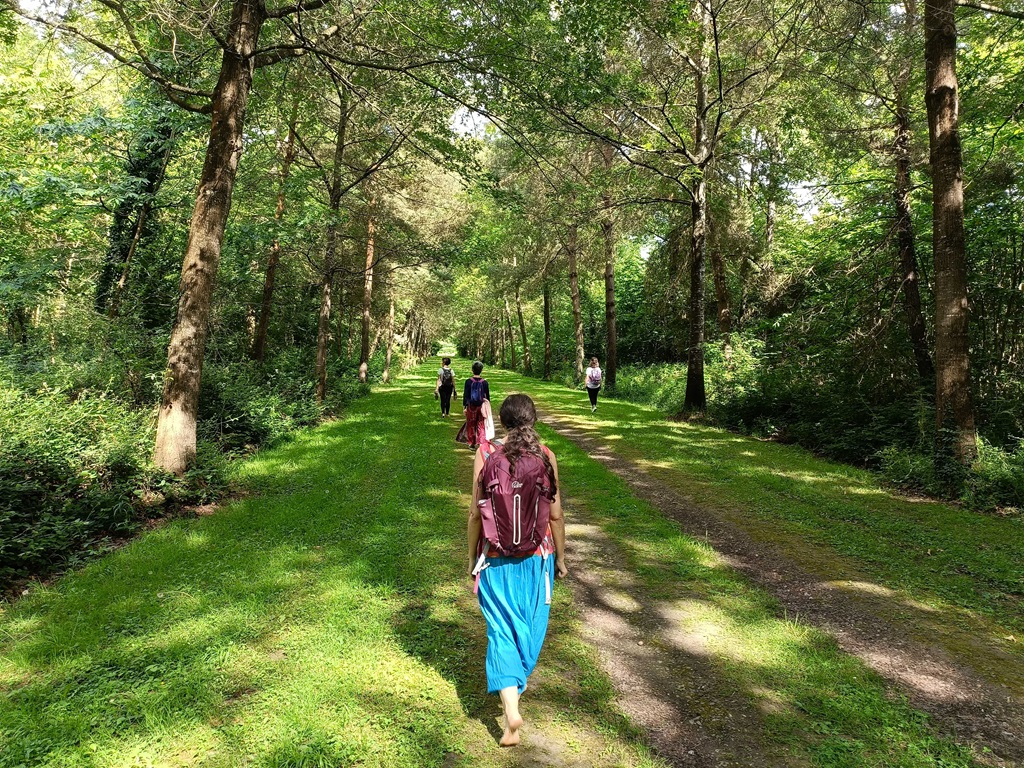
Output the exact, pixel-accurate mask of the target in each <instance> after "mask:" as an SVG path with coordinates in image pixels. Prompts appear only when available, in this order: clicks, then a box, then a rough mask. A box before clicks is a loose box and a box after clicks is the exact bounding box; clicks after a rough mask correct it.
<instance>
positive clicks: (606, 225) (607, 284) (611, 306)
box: [601, 144, 619, 389]
mask: <svg viewBox="0 0 1024 768" xmlns="http://www.w3.org/2000/svg"><path fill="white" fill-rule="evenodd" d="M601 157H602V159H603V160H604V167H605V170H606V171H610V170H611V168H612V164H613V162H614V160H615V150H614V148H613V147H612V146H611V145H610V144H603V145H602V146H601ZM606 183H610V182H607V181H606ZM601 203H602V207H603V208H604V216H603V218H602V219H601V234H602V235H603V236H604V326H605V334H606V336H605V352H604V377H605V384H606V386H607V387H608V388H609V389H614V388H615V372H616V369H617V368H618V366H619V352H618V349H619V338H618V333H617V331H616V327H615V321H616V318H615V220H614V218H613V216H612V210H613V209H612V198H611V195H609V194H608V193H607V192H605V193H604V194H602V195H601Z"/></svg>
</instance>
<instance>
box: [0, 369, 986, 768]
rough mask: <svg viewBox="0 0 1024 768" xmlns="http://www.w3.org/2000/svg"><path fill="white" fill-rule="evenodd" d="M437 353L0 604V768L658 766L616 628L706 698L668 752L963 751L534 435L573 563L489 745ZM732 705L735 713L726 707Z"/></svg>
mask: <svg viewBox="0 0 1024 768" xmlns="http://www.w3.org/2000/svg"><path fill="white" fill-rule="evenodd" d="M464 367H465V366H463V368H464ZM435 370H436V367H435V366H432V365H430V364H427V365H424V366H422V367H420V368H419V369H416V370H414V371H412V372H410V373H409V374H407V375H405V376H403V377H402V378H401V379H400V380H399V381H398V383H397V385H396V386H394V387H390V388H388V387H382V388H378V389H377V390H376V391H375V392H374V394H373V395H372V396H370V397H369V398H366V399H364V400H362V401H359V402H357V403H355V404H353V406H352V407H351V408H350V410H349V411H348V413H347V414H346V417H345V418H344V419H343V420H340V421H338V422H334V423H331V424H327V425H324V426H322V427H320V428H318V429H315V430H310V431H308V432H305V433H302V434H300V435H298V436H297V437H296V438H295V439H294V440H292V441H291V442H289V443H287V444H285V445H282V446H280V447H278V448H276V449H274V450H271V451H267V452H265V453H262V454H260V455H259V456H256V457H254V458H253V459H251V460H249V461H247V462H245V463H244V464H243V465H242V466H241V467H240V468H239V470H238V474H239V480H240V481H241V482H242V483H244V484H245V485H247V486H248V487H250V488H251V489H252V490H253V493H252V495H250V496H249V497H248V498H246V499H244V500H241V501H238V502H234V503H232V504H230V505H228V506H227V507H225V508H224V509H222V510H220V511H218V512H217V513H216V514H215V515H212V516H210V517H203V518H198V519H191V520H178V521H175V522H173V523H170V524H169V525H167V526H165V527H164V528H161V529H159V530H157V531H153V532H150V533H148V534H146V535H144V536H142V537H140V538H139V539H138V540H137V541H135V542H134V543H133V544H131V545H130V546H128V547H126V548H125V549H123V550H121V551H119V552H117V553H115V554H113V555H110V556H108V557H106V558H104V559H102V560H100V561H96V562H94V563H92V564H90V565H89V566H87V567H86V568H84V569H82V570H81V571H79V572H76V573H73V574H69V575H68V576H66V577H64V578H62V579H61V580H59V581H58V582H57V583H56V584H54V585H53V586H49V587H38V588H36V589H34V590H33V591H32V592H31V593H30V594H29V595H28V596H27V597H25V598H24V599H22V600H19V601H18V602H17V603H16V604H15V605H13V606H9V607H5V608H3V609H0V766H3V768H15V767H16V766H21V765H25V766H54V767H56V766H61V767H62V768H63V767H65V766H68V767H70V766H97V767H98V766H132V765H153V766H189V765H203V766H216V767H218V768H219V767H220V766H224V767H227V766H260V767H262V766H267V767H268V768H269V767H275V768H284V767H285V766H288V767H291V766H296V767H297V766H348V765H360V766H410V767H411V766H444V767H445V768H453V767H455V766H465V767H467V768H468V767H469V766H474V767H475V766H482V767H483V768H487V767H488V766H513V765H519V766H541V765H551V766H555V765H558V766H581V767H582V766H637V767H638V768H655V767H656V766H664V765H665V762H664V761H663V760H662V759H661V758H658V757H655V756H653V754H652V753H651V752H650V750H649V749H648V748H647V747H646V746H645V743H647V739H646V737H645V734H644V730H643V728H642V727H641V725H638V724H637V722H638V721H637V720H635V719H634V720H632V721H631V720H630V719H627V717H626V716H624V715H623V714H622V711H621V709H620V705H619V699H618V698H617V692H616V689H615V687H614V683H615V682H620V680H619V679H618V678H617V677H616V676H615V674H614V673H615V669H614V668H610V671H611V672H612V673H613V674H611V675H610V674H609V670H606V669H605V668H604V667H603V666H602V663H605V664H607V663H608V662H609V660H611V661H612V663H613V665H614V663H616V660H618V662H622V660H623V659H626V660H627V661H628V660H629V658H630V654H625V652H626V651H628V650H630V649H631V648H633V647H634V646H633V645H631V643H632V638H633V637H634V635H633V634H630V633H633V632H635V633H637V634H636V635H635V637H638V638H639V639H638V640H636V641H635V642H636V645H635V648H648V649H652V652H653V653H655V655H656V659H655V661H654V663H655V664H663V665H665V666H664V667H663V668H664V673H663V674H662V675H661V676H660V679H657V680H653V681H651V683H650V685H652V686H657V685H661V686H663V687H666V688H667V687H669V686H673V687H676V688H680V687H682V686H687V685H689V686H691V687H692V688H693V690H699V691H701V695H700V696H692V695H691V696H689V697H686V696H684V697H682V699H681V700H679V701H676V702H675V706H677V707H702V706H703V710H702V711H701V712H696V713H685V712H684V713H683V714H687V715H689V714H692V715H693V716H692V717H688V719H687V722H688V724H689V727H690V728H691V729H692V730H693V732H694V733H698V732H699V735H700V738H702V739H704V740H705V742H706V743H708V744H711V745H712V747H713V749H709V750H707V751H704V752H698V751H697V750H694V754H692V755H689V751H687V750H684V751H683V753H682V754H683V756H681V757H680V758H679V759H678V760H673V763H674V764H693V765H740V764H752V763H750V762H749V761H747V762H746V763H744V762H743V759H744V758H743V755H744V753H743V749H753V750H759V749H763V750H764V753H765V754H766V755H768V754H770V755H771V756H772V757H771V761H770V763H761V764H785V765H818V766H851V767H852V766H868V765H877V766H894V767H900V766H947V767H948V766H968V765H974V764H975V762H976V761H975V758H972V756H971V755H970V753H969V750H967V749H966V748H965V747H963V746H960V745H958V744H956V743H954V742H953V741H951V740H950V739H948V738H946V737H942V736H940V735H938V734H937V733H936V732H935V730H934V729H933V727H932V726H931V725H930V724H929V722H928V720H927V718H925V717H924V716H922V715H921V714H920V713H918V712H916V711H914V710H913V709H911V708H910V707H909V706H908V705H907V704H906V703H905V702H904V701H902V700H900V699H899V698H894V697H892V696H891V695H890V694H889V693H888V692H887V691H886V689H885V686H884V684H883V683H882V681H881V680H880V679H879V678H878V677H877V676H874V675H873V674H872V673H871V672H870V671H869V670H867V669H866V668H865V667H864V666H863V665H861V664H860V663H859V662H857V661H856V660H854V659H852V658H850V657H847V656H845V655H844V654H842V653H841V652H839V650H838V648H837V647H836V645H835V643H834V642H833V641H831V639H830V638H828V637H827V636H825V635H823V634H822V633H820V632H818V631H816V630H814V629H813V628H811V627H808V626H806V625H803V624H800V623H796V622H792V621H787V620H785V619H784V618H782V617H780V612H779V606H778V604H777V603H775V601H773V600H772V598H770V597H769V596H768V595H767V594H766V593H764V592H763V591H762V590H759V589H757V588H754V587H752V586H751V585H750V584H749V583H747V582H746V580H745V579H743V578H742V577H741V576H739V575H738V574H737V573H735V572H734V571H732V570H731V569H730V568H728V567H727V566H726V565H725V563H724V562H723V561H722V559H721V558H720V557H718V556H717V554H716V553H715V552H714V551H713V550H711V549H710V548H709V547H708V546H706V545H705V544H703V543H702V542H700V541H697V540H694V539H692V538H690V537H688V536H686V535H684V534H683V533H681V531H680V530H679V528H678V526H677V525H676V524H674V523H672V522H671V521H669V520H667V519H666V518H665V517H664V516H662V515H660V514H659V513H658V512H657V510H655V509H654V508H653V507H651V506H650V505H649V504H647V503H645V502H643V501H641V500H639V499H637V498H636V497H635V496H633V494H632V493H631V492H630V490H629V488H628V487H627V485H626V484H625V483H624V482H623V481H622V480H621V479H619V478H618V477H616V476H615V475H614V474H612V473H611V472H609V471H608V470H607V469H605V468H604V467H602V466H601V465H600V463H599V462H596V461H594V460H593V459H591V458H590V457H588V456H587V455H586V454H585V453H584V452H583V451H581V450H580V449H579V448H577V447H576V446H575V445H573V444H572V443H570V442H569V441H567V440H565V439H563V438H560V437H558V436H557V435H555V434H553V433H550V432H547V431H545V439H546V440H548V441H549V442H550V443H551V445H552V446H553V447H554V449H555V450H556V452H557V453H558V455H559V460H560V466H561V467H562V472H563V476H564V487H565V488H566V490H567V507H568V514H569V516H570V517H569V519H570V522H571V524H572V525H573V526H574V527H573V528H572V529H571V532H572V534H574V535H576V536H577V539H578V541H577V544H576V545H574V546H576V547H577V548H578V550H577V551H575V552H574V551H573V550H571V553H572V555H573V557H576V558H578V564H579V565H580V566H582V565H583V564H584V563H586V564H587V565H588V567H587V568H586V569H583V568H581V571H580V573H579V574H578V575H577V577H576V579H575V587H574V590H575V596H574V594H573V593H571V592H570V591H569V590H567V589H564V588H560V589H559V590H557V591H556V606H555V610H554V611H553V623H552V627H551V632H550V634H549V642H548V644H547V645H546V647H545V651H544V653H543V654H542V657H541V666H540V669H539V670H538V673H537V675H536V676H535V679H534V680H531V686H530V691H529V692H528V693H527V696H526V699H525V701H524V710H525V714H526V716H527V719H528V723H529V724H530V725H529V727H528V728H527V730H526V731H525V742H526V747H525V748H522V749H518V750H511V751H508V750H504V751H503V750H500V749H499V748H497V747H496V745H495V736H496V734H497V732H498V731H497V723H496V719H495V718H496V715H497V714H498V706H497V702H496V700H495V699H494V698H493V697H488V696H487V695H486V693H485V683H484V679H483V669H482V667H483V648H484V637H483V627H482V620H481V619H480V617H479V613H478V611H477V609H476V607H475V604H474V600H473V598H472V595H471V594H470V593H469V591H468V588H467V580H466V579H465V578H464V576H463V565H464V564H463V559H464V555H463V552H462V549H463V536H464V520H465V507H466V503H467V497H466V494H465V490H466V489H467V488H468V483H469V473H470V467H471V465H470V455H469V453H468V452H467V451H464V450H460V449H457V448H456V447H455V446H454V445H453V443H452V442H451V437H452V434H453V432H454V428H455V426H456V425H457V422H454V420H453V421H452V422H442V421H440V420H439V419H438V418H436V416H434V411H435V408H436V406H435V404H434V401H433V399H432V397H431V395H430V390H431V386H432V379H433V376H434V371H435ZM490 379H491V381H492V392H493V397H494V399H495V401H497V400H498V399H499V398H500V397H501V395H502V393H503V391H505V392H507V391H510V390H511V389H512V388H522V389H525V390H527V391H530V392H531V393H534V394H536V395H537V397H538V399H539V400H540V401H541V402H542V404H543V405H545V406H546V407H549V408H563V407H564V408H573V407H575V400H573V398H575V399H577V400H578V399H579V393H569V392H567V391H565V390H560V389H559V388H557V387H554V386H552V385H540V384H537V383H535V382H533V381H528V382H527V381H523V380H521V379H520V378H519V377H515V376H514V375H512V374H506V373H501V372H495V373H492V374H491V375H490ZM612 407H613V408H621V409H622V413H621V414H620V416H621V419H622V421H621V422H617V423H618V424H619V425H620V426H616V422H609V423H608V424H604V423H603V422H596V423H598V424H600V425H601V426H600V428H601V429H608V430H612V429H620V428H621V424H624V423H633V422H635V425H636V426H635V429H636V430H637V433H636V434H637V435H640V433H641V432H642V430H643V427H644V424H650V425H651V426H652V429H655V430H657V429H662V427H661V426H659V425H658V424H657V423H656V422H657V420H656V419H654V418H653V417H648V416H646V415H644V412H643V411H642V410H640V411H636V412H634V411H633V410H632V409H633V408H634V407H633V406H627V405H626V404H615V405H613V406H612ZM606 408H607V404H602V413H603V412H604V410H605V409H606ZM645 419H646V421H645ZM630 420H632V422H631V421H630ZM631 428H634V427H631ZM695 446H696V448H697V449H701V448H700V441H697V442H696V443H695ZM676 450H679V449H678V448H676ZM679 452H680V454H684V453H685V452H684V451H682V450H679ZM587 539H589V550H588V548H587V545H586V544H585V540H587ZM570 565H571V567H574V566H573V565H572V563H570ZM629 600H632V601H633V602H634V604H635V605H634V604H630V603H629ZM631 606H632V607H631ZM636 606H639V608H637V607H636ZM608 607H612V608H614V609H615V611H616V615H617V616H618V617H619V618H620V619H621V620H622V621H623V622H624V625H625V626H626V629H627V630H628V632H626V633H625V634H623V635H621V636H618V637H616V638H615V640H616V642H619V643H620V645H621V647H620V651H621V653H619V654H618V655H617V656H616V655H615V653H613V652H612V651H614V650H615V649H614V648H611V645H612V643H611V642H610V641H609V637H608V635H607V633H606V634H605V635H604V637H603V638H602V636H601V634H600V632H597V633H595V631H594V626H592V625H594V624H596V623H598V622H595V621H594V619H595V616H596V615H597V614H595V611H601V610H604V609H607V608H608ZM666 616H667V617H669V618H668V619H666V618H665V617H666ZM669 619H671V621H670V620H669ZM584 620H586V623H584ZM683 624H685V630H686V631H685V632H684V633H683V634H682V635H681V636H679V637H675V638H673V637H669V636H667V635H666V630H667V628H668V627H670V626H671V627H676V628H678V627H680V626H681V625H683ZM698 637H699V638H701V642H702V643H703V645H692V644H691V645H687V639H689V641H693V640H694V639H695V638H698ZM640 642H645V644H644V645H642V646H641V645H639V643H640ZM595 645H596V646H597V647H596V648H595ZM638 653H639V652H638V651H634V652H633V653H632V655H633V656H636V655H637V654H638ZM623 654H625V655H623ZM751 681H756V683H757V684H756V685H754V684H752V682H751ZM702 702H704V703H703V704H702ZM730 707H741V708H743V710H744V712H747V713H749V715H750V717H749V718H748V719H745V720H744V721H743V723H742V725H741V726H740V725H737V724H735V723H734V724H732V725H730V723H729V717H728V715H729V708H730ZM676 714H677V715H678V714H680V710H678V709H677V711H676ZM739 727H742V728H743V730H744V732H747V731H749V733H747V737H746V738H745V739H736V741H737V742H741V741H742V742H743V743H744V744H747V745H752V746H746V747H744V746H743V744H739V743H737V745H733V744H731V743H730V737H731V736H735V735H736V734H737V733H738V731H737V728H739ZM652 740H653V741H656V739H652ZM746 754H748V756H749V752H748V753H746ZM687 755H689V756H687Z"/></svg>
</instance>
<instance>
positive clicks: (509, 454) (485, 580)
mask: <svg viewBox="0 0 1024 768" xmlns="http://www.w3.org/2000/svg"><path fill="white" fill-rule="evenodd" d="M499 415H500V418H501V423H502V426H504V427H505V430H506V438H505V442H504V444H494V443H485V444H483V445H481V446H480V450H479V451H477V455H476V460H475V462H474V464H473V501H472V504H471V505H470V510H469V521H468V523H467V526H466V534H467V539H468V544H469V568H470V574H471V575H472V576H473V577H475V578H476V592H477V596H478V598H479V601H480V610H481V612H482V613H483V615H484V619H485V620H486V622H487V657H486V662H485V666H486V671H487V691H488V693H497V694H498V696H499V697H500V699H501V707H502V710H503V711H504V713H505V722H506V727H505V733H504V734H503V735H502V737H501V745H502V746H503V747H512V746H515V745H516V744H518V743H519V729H520V728H521V727H522V725H523V717H522V715H521V714H520V712H519V697H520V695H522V693H523V691H524V690H526V681H527V678H528V677H529V676H530V673H531V672H533V668H534V667H535V666H536V664H537V657H538V656H539V655H540V649H541V646H542V645H543V643H544V635H545V634H546V632H547V628H548V617H549V615H550V613H551V587H552V580H553V578H564V577H565V576H566V574H567V570H566V566H565V520H564V519H563V517H562V502H561V495H560V494H559V492H558V463H557V462H556V461H555V455H554V454H553V453H552V452H551V451H550V450H548V448H547V447H546V446H544V445H541V442H540V438H539V436H538V435H537V432H536V430H535V429H534V424H535V423H536V421H537V411H536V409H535V408H534V405H533V401H532V400H531V399H530V398H529V397H527V396H526V395H509V396H508V397H507V398H505V402H503V403H502V404H501V411H500V414H499ZM524 510H525V511H524ZM552 555H554V557H552Z"/></svg>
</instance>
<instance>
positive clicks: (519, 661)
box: [477, 555, 555, 693]
mask: <svg viewBox="0 0 1024 768" xmlns="http://www.w3.org/2000/svg"><path fill="white" fill-rule="evenodd" d="M554 576H555V557H554V555H549V556H548V557H541V556H540V555H533V556H531V557H489V558H487V567H486V568H484V569H483V570H482V571H480V585H479V589H478V592H477V596H478V597H479V599H480V610H481V611H482V612H483V614H484V619H485V620H486V621H487V664H486V666H487V691H488V693H497V692H498V691H500V690H501V689H503V688H508V687H510V686H513V685H514V686H516V688H518V689H519V692H520V693H522V692H523V689H524V688H526V678H528V677H529V676H530V673H531V672H533V668H534V667H535V666H537V657H538V656H540V649H541V646H542V645H543V644H544V635H545V634H546V633H547V630H548V617H549V615H550V613H551V585H552V583H553V581H554Z"/></svg>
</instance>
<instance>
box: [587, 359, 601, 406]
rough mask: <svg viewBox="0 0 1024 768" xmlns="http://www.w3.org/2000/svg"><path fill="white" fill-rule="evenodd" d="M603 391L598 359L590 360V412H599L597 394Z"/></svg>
mask: <svg viewBox="0 0 1024 768" xmlns="http://www.w3.org/2000/svg"><path fill="white" fill-rule="evenodd" d="M600 390H601V366H600V364H599V363H598V362H597V358H596V357H592V358H590V367H589V368H587V395H589V397H590V412H591V413H595V412H596V411H597V393H598V392H599V391H600Z"/></svg>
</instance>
